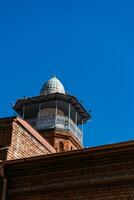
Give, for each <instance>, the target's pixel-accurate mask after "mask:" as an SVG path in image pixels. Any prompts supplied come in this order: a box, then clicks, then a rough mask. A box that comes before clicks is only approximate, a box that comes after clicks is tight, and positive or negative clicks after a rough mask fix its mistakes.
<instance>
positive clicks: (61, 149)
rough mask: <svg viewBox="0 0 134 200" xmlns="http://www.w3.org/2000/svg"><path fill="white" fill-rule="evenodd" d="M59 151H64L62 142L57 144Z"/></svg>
mask: <svg viewBox="0 0 134 200" xmlns="http://www.w3.org/2000/svg"><path fill="white" fill-rule="evenodd" d="M59 150H60V152H62V151H64V144H63V142H60V143H59Z"/></svg>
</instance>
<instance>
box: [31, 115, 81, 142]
mask: <svg viewBox="0 0 134 200" xmlns="http://www.w3.org/2000/svg"><path fill="white" fill-rule="evenodd" d="M28 121H29V123H30V124H31V125H32V126H33V127H34V128H36V129H37V130H43V129H50V128H60V129H63V130H68V131H71V132H72V133H73V134H74V135H75V137H77V139H78V140H79V141H80V142H81V143H82V140H83V134H82V131H81V130H80V129H79V127H78V126H77V125H76V124H75V123H74V122H73V121H72V120H71V119H69V117H66V116H62V115H54V114H51V115H48V114H47V115H44V116H43V117H38V118H37V119H30V120H28Z"/></svg>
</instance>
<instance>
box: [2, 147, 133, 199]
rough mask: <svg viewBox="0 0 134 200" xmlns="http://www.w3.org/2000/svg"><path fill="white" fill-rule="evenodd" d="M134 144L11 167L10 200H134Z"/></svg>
mask: <svg viewBox="0 0 134 200" xmlns="http://www.w3.org/2000/svg"><path fill="white" fill-rule="evenodd" d="M133 154H134V144H133V145H130V146H129V145H128V146H126V147H125V148H121V147H118V146H117V147H114V146H111V147H108V148H107V147H106V148H100V149H99V148H94V149H84V150H79V151H72V152H66V153H61V154H54V155H53V156H51V155H50V156H49V155H46V156H43V157H41V158H40V157H38V158H30V159H27V160H25V163H24V162H21V161H19V162H17V163H15V162H13V163H11V164H10V163H9V164H8V163H7V165H6V167H5V175H6V176H7V179H8V187H7V191H8V192H7V199H8V200H31V199H32V200H88V199H91V200H117V199H118V200H133V199H134V168H133V166H134V159H133Z"/></svg>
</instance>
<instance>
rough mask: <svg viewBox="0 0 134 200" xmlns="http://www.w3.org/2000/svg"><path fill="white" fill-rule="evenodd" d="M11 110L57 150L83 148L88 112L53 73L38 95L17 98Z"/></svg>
mask: <svg viewBox="0 0 134 200" xmlns="http://www.w3.org/2000/svg"><path fill="white" fill-rule="evenodd" d="M14 110H15V111H16V112H17V113H18V114H19V115H20V116H21V117H22V118H24V119H25V120H27V121H28V122H29V123H30V124H31V125H32V126H33V127H34V128H35V129H36V130H37V131H38V132H40V134H41V135H42V136H43V137H44V138H45V139H47V140H48V142H49V143H50V144H51V145H52V146H53V147H54V148H55V149H56V151H57V152H61V151H69V150H75V149H81V148H82V147H83V124H84V123H86V121H87V120H88V119H89V118H90V115H89V114H88V112H87V111H86V110H85V108H84V107H83V106H82V105H81V103H80V102H79V101H78V100H77V99H76V97H74V96H70V95H68V94H66V93H65V89H64V86H63V85H62V83H61V82H60V81H59V80H58V79H57V78H56V77H55V76H54V77H52V78H51V79H49V80H48V81H47V82H46V83H45V84H44V85H43V87H42V89H41V91H40V94H39V96H36V97H32V98H25V99H21V100H17V102H16V104H15V106H14Z"/></svg>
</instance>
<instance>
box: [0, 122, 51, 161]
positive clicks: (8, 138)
mask: <svg viewBox="0 0 134 200" xmlns="http://www.w3.org/2000/svg"><path fill="white" fill-rule="evenodd" d="M48 153H50V151H49V150H48V149H47V148H46V147H45V146H44V145H43V144H42V143H41V142H39V141H38V140H37V139H36V138H35V137H34V136H33V135H32V134H31V133H30V132H28V131H27V130H26V129H25V128H24V127H23V126H22V125H21V124H20V123H18V121H17V120H13V119H12V120H10V119H9V120H8V119H7V120H4V121H0V160H1V161H3V160H13V159H20V158H26V157H31V156H38V155H44V154H48Z"/></svg>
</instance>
